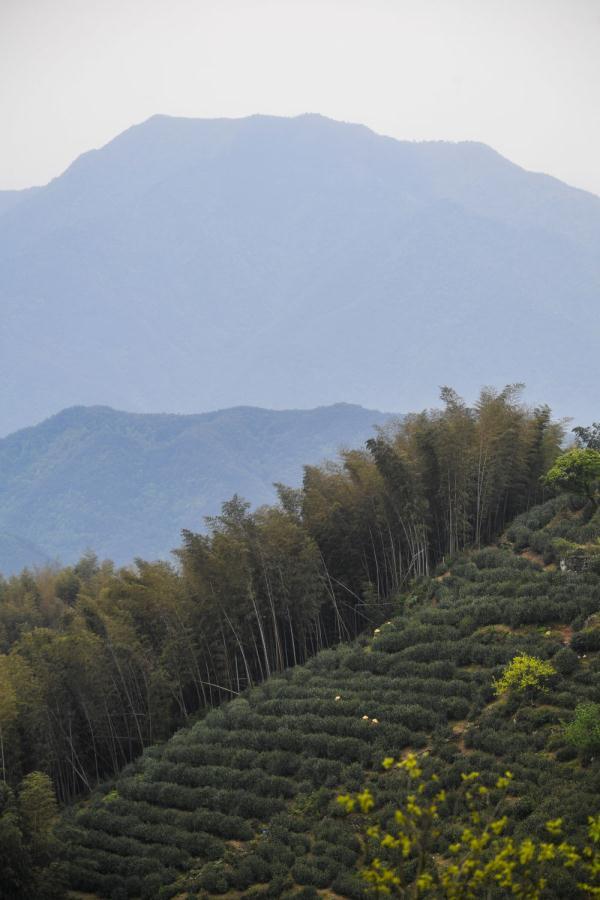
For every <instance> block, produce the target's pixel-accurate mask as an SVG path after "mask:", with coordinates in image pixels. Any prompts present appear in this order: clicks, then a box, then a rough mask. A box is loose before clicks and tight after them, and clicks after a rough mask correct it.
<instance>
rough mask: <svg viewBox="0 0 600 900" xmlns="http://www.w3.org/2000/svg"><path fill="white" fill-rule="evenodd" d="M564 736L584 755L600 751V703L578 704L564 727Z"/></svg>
mask: <svg viewBox="0 0 600 900" xmlns="http://www.w3.org/2000/svg"><path fill="white" fill-rule="evenodd" d="M565 737H566V739H567V741H568V742H569V744H571V746H572V747H575V749H576V750H578V751H579V752H580V753H581V754H582V755H584V756H591V755H593V754H594V753H597V752H598V751H600V704H598V703H580V704H578V706H577V707H576V709H575V716H574V718H573V721H572V722H570V723H569V724H568V725H567V727H566V728H565Z"/></svg>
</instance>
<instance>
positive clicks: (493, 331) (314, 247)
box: [0, 116, 600, 433]
mask: <svg viewBox="0 0 600 900" xmlns="http://www.w3.org/2000/svg"><path fill="white" fill-rule="evenodd" d="M4 205H5V207H6V208H5V210H4V212H3V213H1V209H2V198H0V303H1V304H2V309H3V322H2V327H1V329H0V383H1V384H2V393H3V405H2V413H1V416H0V433H6V432H8V431H10V430H12V429H16V428H18V427H22V426H23V425H25V424H27V423H29V422H31V421H32V420H35V419H39V418H42V417H44V416H47V415H48V414H49V413H50V412H52V411H53V410H54V409H56V408H60V407H62V406H66V405H71V404H90V403H108V404H111V405H114V406H118V407H125V408H128V409H134V410H140V409H144V410H150V411H155V410H156V411H158V410H161V409H171V410H174V411H176V412H190V411H192V410H197V409H198V408H204V409H206V408H220V407H224V406H230V405H235V404H240V403H243V404H250V405H269V406H282V407H290V406H300V407H306V406H312V405H316V404H322V403H331V402H334V401H335V400H337V398H339V397H340V396H343V397H345V398H347V399H349V400H352V401H353V402H360V403H362V404H364V405H370V406H383V407H384V408H385V407H387V408H408V406H409V402H410V406H411V407H412V408H414V407H415V406H416V407H419V406H422V405H426V404H429V403H431V402H433V400H434V399H435V397H436V393H437V387H438V385H439V384H443V383H452V384H454V385H455V386H456V387H457V388H458V389H459V390H460V391H462V392H463V393H467V394H469V393H472V392H473V391H474V390H475V389H476V388H477V387H478V386H479V385H480V384H481V383H497V384H500V383H506V382H508V381H514V380H515V378H518V379H520V380H524V381H526V382H527V383H528V384H529V387H530V390H531V396H532V398H533V399H535V398H537V397H539V396H541V395H542V394H543V395H544V396H545V397H547V398H548V400H549V401H550V402H551V403H552V405H553V407H554V408H555V409H557V410H558V411H559V412H562V411H565V410H566V408H567V401H568V406H569V411H570V412H571V413H572V414H575V415H576V416H578V417H581V418H583V419H586V418H588V417H590V416H591V413H592V411H591V409H590V407H589V402H588V400H587V399H586V398H587V397H589V396H593V390H594V389H595V385H596V382H597V377H598V364H597V362H595V361H596V360H597V352H596V347H597V342H598V337H599V334H600V312H599V309H600V306H599V304H598V302H597V301H598V294H599V291H600V254H598V248H599V247H600V199H599V198H597V197H594V196H592V195H590V194H586V193H585V192H583V191H579V190H576V189H573V188H570V187H567V186H566V185H564V184H561V183H560V182H558V181H556V180H555V179H552V178H549V177H547V176H542V175H535V174H532V173H529V172H525V171H524V170H522V169H520V168H519V167H517V166H515V165H513V164H511V163H510V162H508V161H507V160H505V159H503V158H502V157H501V156H499V155H498V154H496V153H495V152H494V151H493V150H491V149H490V148H488V147H485V146H483V145H481V144H473V143H465V144H445V143H441V142H439V143H424V144H415V143H405V142H404V143H403V142H399V141H395V140H392V139H390V138H385V137H381V136H379V135H376V134H374V133H373V132H371V131H369V130H368V129H366V128H363V127H361V126H357V125H347V124H342V123H338V122H333V121H330V120H327V119H323V118H321V117H319V116H301V117H298V118H296V119H277V118H270V117H263V116H254V117H251V118H248V119H241V120H193V119H171V118H167V117H164V116H157V117H154V118H152V119H150V120H148V121H147V122H145V123H143V124H141V125H139V126H136V127H134V128H131V129H129V130H128V131H126V132H125V133H123V134H122V135H120V136H119V137H117V138H116V139H115V140H113V141H112V142H111V143H109V144H108V145H107V146H106V147H104V148H102V149H101V150H99V151H93V152H91V153H88V154H85V155H84V156H82V157H80V158H79V159H78V160H77V161H76V162H75V163H74V164H73V165H72V166H71V167H70V168H69V169H68V170H67V172H65V173H64V175H62V176H61V177H60V178H57V179H55V180H54V181H53V182H51V183H50V184H49V185H48V186H46V187H45V188H41V189H36V190H35V191H33V192H30V193H29V194H28V195H27V196H25V197H22V198H21V199H20V200H19V201H18V202H17V201H16V200H15V198H14V197H11V198H9V199H8V200H7V202H6V204H4ZM9 207H10V208H9ZM557 359H560V360H561V363H562V365H561V367H558V366H557V365H556V360H557ZM157 361H160V364H159V365H157ZM23 398H27V399H26V400H24V399H23ZM574 398H575V399H574Z"/></svg>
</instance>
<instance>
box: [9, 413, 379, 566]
mask: <svg viewBox="0 0 600 900" xmlns="http://www.w3.org/2000/svg"><path fill="white" fill-rule="evenodd" d="M388 419H389V416H386V415H384V414H383V413H379V412H375V411H372V410H366V409H362V408H361V407H357V406H351V405H349V404H343V403H340V404H337V405H335V406H332V407H322V408H320V409H314V410H288V411H272V410H264V409H251V408H244V407H238V408H236V409H228V410H221V411H219V412H214V413H204V414H201V415H195V416H175V415H159V414H156V415H140V414H131V413H125V412H117V411H116V410H113V409H109V408H107V407H91V408H85V407H75V408H71V409H67V410H63V412H61V413H59V414H58V415H56V416H53V417H52V418H51V419H48V420H47V421H45V422H43V423H42V424H41V425H37V426H36V427H34V428H27V429H24V430H22V431H19V432H17V433H15V434H13V435H10V436H9V437H7V438H4V439H2V440H0V472H1V473H2V477H1V479H0V572H2V573H3V574H5V575H8V574H10V573H11V572H15V571H18V570H20V569H21V568H22V567H23V566H25V565H28V564H29V565H32V564H37V563H40V562H43V561H44V559H48V558H51V559H52V558H56V557H59V558H60V559H61V560H62V561H63V562H65V563H68V562H73V561H75V560H76V559H77V558H78V557H79V556H80V555H81V554H82V553H83V552H84V551H85V550H86V549H87V548H89V547H92V548H93V549H94V550H95V551H96V552H97V553H98V554H99V555H100V556H101V557H104V556H108V557H110V558H111V559H114V561H115V562H117V563H127V562H130V561H131V560H132V559H133V557H134V556H142V557H146V558H155V557H159V556H160V557H163V558H164V557H167V556H168V554H169V551H170V550H171V549H172V548H173V547H175V546H177V545H178V544H179V534H180V530H181V529H182V528H191V529H194V530H198V529H200V528H201V527H202V517H203V516H204V515H209V514H210V515H212V514H215V513H217V512H218V511H219V509H220V504H221V502H222V500H223V499H224V498H227V497H230V496H231V495H232V494H233V493H234V492H237V493H239V494H241V495H242V496H243V497H244V498H246V499H247V500H249V501H251V502H252V503H253V504H255V505H256V504H261V503H266V502H270V501H272V500H273V499H274V496H275V491H274V488H273V482H274V481H282V482H284V483H286V484H290V485H297V484H299V482H300V480H301V477H302V466H303V464H305V463H307V464H308V463H319V462H321V461H322V460H323V459H324V458H325V457H328V456H332V455H334V454H335V453H336V451H337V450H338V449H339V448H340V447H341V446H348V445H351V446H360V445H361V444H362V443H364V441H365V440H366V439H367V437H369V436H370V435H371V434H372V432H373V427H374V426H375V425H378V424H383V423H384V422H385V421H387V420H388ZM17 535H18V538H17V537H16V536H17ZM33 544H35V545H36V546H35V547H34V546H33Z"/></svg>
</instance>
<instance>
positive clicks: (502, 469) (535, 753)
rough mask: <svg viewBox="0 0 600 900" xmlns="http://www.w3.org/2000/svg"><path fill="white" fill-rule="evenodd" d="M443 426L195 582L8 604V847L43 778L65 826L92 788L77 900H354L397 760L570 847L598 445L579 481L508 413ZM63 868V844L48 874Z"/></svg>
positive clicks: (120, 584) (83, 563)
mask: <svg viewBox="0 0 600 900" xmlns="http://www.w3.org/2000/svg"><path fill="white" fill-rule="evenodd" d="M442 398H443V407H442V408H441V409H440V410H433V411H429V412H423V413H420V414H418V415H411V416H407V417H405V418H404V419H403V420H402V421H401V422H399V423H396V424H395V425H394V426H390V427H389V428H386V429H384V430H382V431H380V432H379V433H378V434H377V435H376V436H375V437H374V438H372V439H370V440H369V441H368V442H367V448H366V450H364V451H347V452H345V453H344V454H343V455H342V457H341V460H340V462H338V463H335V464H325V465H323V466H319V467H315V466H308V467H307V468H306V470H305V475H304V481H303V485H302V488H301V489H293V488H289V487H285V486H282V485H280V486H279V487H278V493H279V503H278V505H276V506H270V507H262V508H259V509H257V510H255V511H253V512H251V511H250V509H249V506H248V504H246V503H244V502H243V501H242V500H240V499H239V498H238V497H234V498H233V499H232V500H230V501H228V502H227V503H225V504H224V505H223V508H222V512H221V514H220V515H219V516H217V517H214V518H212V519H209V521H208V523H207V524H208V531H207V533H205V534H197V533H193V532H188V531H184V532H183V543H182V546H181V548H180V549H179V551H178V552H177V559H178V566H177V567H174V566H172V565H169V564H168V563H162V562H161V563H147V562H144V561H142V560H138V562H137V563H136V567H135V569H121V570H116V569H115V568H114V566H112V565H111V564H110V563H105V564H102V565H99V564H98V562H97V560H96V559H95V558H94V557H93V556H87V557H84V558H82V559H81V560H80V562H79V563H77V565H75V566H73V567H69V568H66V569H62V570H52V569H49V570H40V571H38V572H37V573H33V574H32V573H30V572H24V573H22V574H21V575H20V576H19V577H14V578H12V579H9V580H7V581H6V580H0V639H1V641H2V650H3V653H2V654H1V655H0V674H1V676H2V677H1V679H0V744H1V750H2V774H3V780H4V781H5V783H6V789H5V790H6V791H7V792H8V793H6V799H5V801H4V803H5V807H4V808H5V813H4V817H3V816H2V815H0V826H2V825H3V824H5V823H6V821H7V820H6V816H7V815H8V814H9V812H10V810H14V812H10V815H11V816H13V820H11V821H13V825H12V826H11V827H13V830H14V829H15V828H16V830H17V832H19V833H21V835H22V840H23V841H24V842H25V844H26V843H27V840H30V841H33V837H30V838H28V837H27V835H28V834H29V832H28V826H27V817H26V815H25V814H24V813H23V812H22V811H21V812H19V810H20V809H21V807H20V805H19V804H22V800H21V798H22V796H23V791H24V790H25V785H26V782H25V781H23V783H22V785H23V786H21V787H19V782H20V781H21V779H22V778H23V776H24V775H25V776H27V773H31V772H32V771H37V772H39V773H40V777H45V776H43V775H41V773H46V775H49V776H51V778H52V781H53V783H54V787H55V790H56V792H57V794H58V797H59V799H60V801H62V802H63V803H69V802H71V801H73V800H74V799H76V797H77V795H78V794H80V793H82V792H86V793H88V792H90V791H93V789H94V788H96V787H98V786H100V789H99V792H96V793H92V796H91V799H90V800H87V801H86V802H85V803H84V804H83V806H81V807H77V806H75V807H74V808H73V809H72V811H71V812H70V813H69V814H68V815H67V816H66V817H65V819H64V822H63V827H62V832H61V834H60V839H61V841H62V842H63V846H64V847H65V848H66V850H67V856H68V860H67V867H66V869H64V868H61V867H59V868H60V869H61V872H63V874H65V873H66V877H67V878H68V881H69V883H70V884H71V885H72V886H73V887H76V888H78V889H79V890H83V891H92V892H93V893H95V894H96V895H98V896H101V897H110V898H112V900H118V898H121V897H124V896H132V897H138V896H143V897H146V898H150V897H160V896H165V897H168V896H175V895H177V894H178V893H180V892H181V891H189V892H191V894H192V896H193V895H194V893H200V895H201V896H202V895H204V896H206V895H208V896H212V895H214V894H218V893H223V892H227V891H230V890H231V891H233V892H234V893H235V892H238V893H239V892H242V891H245V892H248V891H251V890H252V889H254V888H255V889H256V890H257V891H258V892H259V895H260V892H261V891H262V892H263V893H265V892H267V895H270V896H280V895H282V896H283V895H285V894H286V892H289V891H290V890H292V891H294V890H300V889H301V890H306V891H308V894H304V895H302V894H301V895H300V896H313V894H311V891H313V890H314V889H319V890H334V891H335V892H336V893H338V894H341V895H342V896H349V897H353V896H362V893H361V892H363V891H364V887H363V886H361V883H360V882H359V881H358V880H357V876H356V875H355V874H354V863H356V862H358V861H360V862H361V863H363V862H365V860H366V859H367V856H365V852H366V850H365V847H364V842H363V839H362V837H361V834H362V828H363V824H362V823H361V822H358V823H354V821H353V820H352V817H351V818H350V820H347V819H344V818H343V817H342V818H340V815H341V813H342V810H341V809H340V808H339V805H336V802H335V798H336V796H337V794H339V793H340V792H348V791H353V790H358V789H359V788H361V786H364V782H365V779H366V780H368V781H370V782H371V783H372V784H373V787H374V790H376V792H377V794H378V803H379V808H382V810H383V812H382V815H384V816H385V815H386V814H387V813H386V810H387V811H388V813H389V812H390V810H391V807H390V806H389V805H388V804H391V803H392V796H393V794H394V793H397V792H398V791H399V790H400V789H401V781H399V780H398V778H397V777H396V775H397V774H398V773H396V771H395V770H394V771H391V772H387V774H386V775H385V776H381V777H380V776H378V775H377V773H378V771H379V770H380V764H381V760H383V759H384V758H386V757H387V758H389V757H390V756H391V757H401V756H402V754H403V753H405V752H408V750H418V751H421V750H424V749H427V750H428V751H429V754H430V755H429V757H428V759H430V761H431V763H430V765H431V766H439V767H440V768H441V770H442V773H443V778H444V779H445V780H446V781H448V787H449V789H451V788H452V784H453V782H455V781H456V780H459V781H460V772H461V771H463V772H466V771H467V770H466V769H461V767H463V766H468V767H469V771H470V769H471V768H473V766H477V768H478V769H481V770H482V771H485V772H486V773H487V774H488V775H493V774H494V773H495V772H496V769H497V768H498V769H500V768H502V767H504V770H506V768H507V766H508V765H510V767H511V769H512V770H514V782H513V785H512V788H511V791H512V793H511V798H510V803H511V810H512V812H511V827H512V828H513V829H514V830H515V833H517V834H518V833H527V830H528V829H529V830H532V829H533V830H535V829H536V828H537V829H538V831H539V829H540V828H543V827H544V822H545V821H546V819H544V818H543V817H545V816H551V815H554V813H553V812H552V810H554V809H555V807H556V808H558V806H560V810H559V811H558V812H557V813H556V815H557V816H558V815H560V816H563V815H564V816H565V820H568V822H569V828H570V829H572V832H573V834H577V833H578V832H577V830H578V828H579V827H580V826H581V825H584V824H585V821H586V816H587V814H588V812H589V813H590V814H591V812H592V810H589V804H587V802H586V803H584V802H583V799H582V798H584V797H587V796H588V794H589V791H590V790H591V787H593V786H594V784H595V782H594V780H593V779H594V778H595V771H596V767H595V764H594V765H591V766H588V765H587V763H588V761H589V756H590V753H589V752H588V751H589V747H587V745H586V744H585V740H584V741H583V743H582V741H581V740H580V739H581V735H582V734H583V735H584V737H585V734H586V728H587V727H588V726H587V725H586V724H585V722H586V721H587V722H591V723H592V725H593V717H594V715H595V713H594V711H593V709H591V708H590V709H591V712H590V711H589V710H588V712H587V713H586V712H585V710H584V712H583V713H582V716H583V718H581V717H580V719H578V720H577V721H575V720H574V721H573V723H572V734H571V737H568V736H567V731H565V728H566V726H567V723H568V721H570V720H571V719H573V711H574V708H575V706H576V704H577V702H578V701H580V700H581V701H584V700H593V699H594V691H595V690H597V686H598V685H597V676H596V668H597V666H596V663H595V653H596V652H597V650H598V649H600V641H599V640H598V635H599V634H600V631H599V630H598V627H597V624H596V623H597V619H596V618H595V616H596V614H597V613H599V612H600V596H599V589H600V572H599V571H598V550H599V546H600V544H599V540H598V539H599V536H600V519H599V515H600V513H599V511H598V502H597V499H598V483H597V479H596V480H595V481H590V477H593V478H596V476H595V475H594V474H593V473H594V471H595V469H594V466H592V467H591V468H590V467H589V465H588V463H589V461H590V459H592V458H593V459H596V457H597V456H598V452H597V450H595V449H592V443H593V442H594V440H595V437H594V433H592V431H590V434H589V435H587V434H584V433H583V432H582V433H581V434H580V435H579V442H580V445H583V444H585V445H586V447H587V449H583V447H582V446H580V447H579V448H577V449H575V450H573V451H570V453H569V454H566V455H565V454H562V455H560V450H561V441H562V438H563V430H562V428H561V426H560V425H557V424H556V423H554V422H553V421H552V419H551V416H550V412H549V410H548V409H547V408H540V409H535V410H529V409H527V408H526V407H524V406H522V405H521V403H520V401H519V390H518V387H516V386H509V387H507V388H505V389H504V390H503V391H500V392H495V391H492V390H489V389H486V390H484V391H482V393H481V395H480V397H479V399H478V401H477V403H476V404H475V405H474V406H473V407H469V406H467V405H466V404H465V403H464V402H463V401H462V400H461V398H460V397H458V396H457V395H456V394H455V393H454V392H453V391H452V390H450V389H448V388H445V389H444V390H443V392H442ZM590 454H591V455H590ZM594 454H596V456H594ZM557 457H558V459H557ZM565 457H567V463H565ZM599 458H600V457H599ZM582 461H583V463H584V466H583V475H581V465H580V463H581V462H582ZM594 465H595V464H594ZM589 472H592V476H590V474H589ZM586 473H587V474H586ZM576 475H577V476H578V480H577V485H579V484H580V483H581V487H578V488H577V491H576V493H575V494H570V495H568V494H562V495H559V496H555V497H553V498H551V499H550V500H548V501H546V502H543V501H544V493H545V492H547V491H554V489H555V487H556V486H559V484H562V483H563V482H564V481H565V479H567V482H566V483H569V484H571V481H569V479H573V478H575V476H576ZM582 479H583V480H582ZM573 483H574V482H573ZM584 488H585V490H584ZM540 502H542V505H540ZM507 526H508V530H506V529H507ZM494 544H495V545H494ZM486 545H487V546H486ZM489 545H491V546H489ZM523 653H525V654H528V655H529V656H532V657H533V658H534V660H537V662H536V663H535V665H538V666H541V667H542V670H544V664H545V663H546V662H549V665H550V669H548V668H547V667H546V670H545V671H549V672H551V676H552V677H551V678H550V681H549V684H548V692H547V693H546V694H544V702H543V703H542V704H541V705H540V704H539V703H537V702H536V703H535V704H530V703H529V702H528V703H522V702H519V701H518V698H517V697H515V696H513V694H512V693H511V692H510V691H509V693H508V695H507V696H506V697H497V696H496V692H495V686H494V685H495V683H496V682H497V680H498V679H500V676H501V675H502V670H503V667H504V666H505V665H507V664H508V663H510V661H511V660H513V659H514V658H515V657H518V656H519V654H523ZM505 677H508V676H506V673H505ZM500 680H501V679H500ZM532 699H536V701H537V700H538V699H539V698H532ZM227 701H231V702H227ZM590 715H591V719H590ZM586 716H588V718H587V719H586V718H585V717H586ZM563 721H564V724H563ZM190 722H195V724H193V725H191V727H188V728H187V729H184V730H183V731H181V732H179V733H178V734H177V735H176V736H175V737H173V738H172V739H171V740H170V741H168V742H167V743H163V744H157V742H160V741H164V739H167V738H169V737H170V736H171V735H172V734H173V732H174V730H175V729H177V728H178V727H179V726H181V725H184V724H186V723H190ZM590 727H591V726H590ZM582 729H583V731H582ZM588 730H589V729H588ZM592 731H593V728H592ZM577 735H579V737H577ZM577 741H579V743H577ZM576 745H577V746H576ZM586 747H587V749H586ZM578 752H580V755H579V756H578ZM584 763H585V765H584ZM428 765H429V764H428ZM124 766H125V768H124V769H123V767H124ZM400 774H401V773H400ZM115 776H119V777H118V778H117V780H116V781H114V778H115ZM381 778H383V781H382V780H381ZM569 779H571V794H568V792H567V787H566V785H567V783H568V780H569ZM549 782H552V785H553V787H552V791H551V792H550V793H548V792H547V791H546V790H545V789H546V787H547V785H548V783H549ZM573 785H574V786H575V790H573ZM579 785H581V790H580V787H579ZM388 788H389V793H386V791H387V790H388ZM538 788H539V791H538ZM46 789H47V785H46V787H44V790H46ZM542 792H544V797H543V798H542ZM589 795H590V796H593V795H592V794H589ZM542 799H543V803H542ZM538 801H539V802H538ZM539 804H542V805H541V806H540V805H539ZM548 804H550V806H548ZM552 804H554V806H552ZM547 806H548V809H546V807H547ZM550 807H552V809H551V808H550ZM7 810H8V811H9V812H7ZM336 810H337V813H336ZM517 811H519V812H518V814H517ZM0 812H1V810H0ZM19 816H20V817H21V819H19ZM536 817H538V818H536ZM21 820H22V822H23V824H22V825H18V824H15V823H18V821H21ZM457 827H458V821H456V822H455V823H454V824H453V825H452V826H451V827H450V829H445V830H444V832H443V834H442V835H441V836H440V838H439V845H438V850H437V851H436V852H445V851H444V847H445V844H444V841H449V840H450V833H449V831H452V830H453V829H455V828H457ZM0 832H1V827H0ZM446 832H448V833H446ZM48 833H49V834H50V833H52V835H54V837H53V838H52V840H54V839H57V833H56V831H55V829H53V828H50V831H49V832H48ZM0 839H1V833H0ZM35 846H37V845H36V844H35V841H33V843H32V847H33V848H34V849H35ZM286 848H287V849H286ZM11 852H12V851H11ZM31 852H32V853H34V850H32V851H31ZM44 854H45V855H44ZM57 855H58V851H53V852H50V851H49V850H48V844H47V843H46V844H44V848H43V850H40V852H39V853H38V855H37V857H36V858H37V859H39V864H38V868H39V869H40V871H42V870H43V869H44V859H45V858H48V856H50V858H51V859H52V858H55V857H56V856H57ZM34 856H35V853H34ZM9 858H10V856H9ZM20 858H21V857H19V859H20ZM328 861H329V862H328ZM26 868H27V867H25V869H26ZM290 872H291V874H290ZM59 875H60V873H59ZM59 875H57V878H58V879H59V881H60V877H59ZM15 877H16V876H15ZM569 877H570V876H569V873H568V872H567V873H566V875H565V872H563V871H562V870H561V871H560V872H558V873H557V875H556V878H555V879H554V880H555V882H556V884H563V883H564V884H565V885H566V886H565V888H564V890H565V891H566V893H565V894H564V896H565V897H567V896H572V894H569V893H568V892H569V891H572V889H573V884H574V882H573V877H575V876H574V875H573V877H571V880H570V881H569ZM565 878H566V881H565ZM561 879H562V880H561ZM38 881H39V880H38ZM42 881H43V879H42ZM9 883H10V882H9ZM14 883H18V884H19V885H20V888H21V893H22V894H23V896H27V893H26V892H25V890H24V889H23V887H22V884H21V883H20V882H18V881H17V882H13V884H14ZM48 883H49V884H50V883H52V884H58V883H59V882H56V881H52V880H51V879H50V880H48ZM28 890H29V892H30V894H31V895H32V896H35V897H36V900H37V898H41V897H43V896H46V895H47V896H48V897H50V896H52V897H53V896H58V894H53V893H49V892H48V891H47V892H46V894H44V893H43V892H40V889H39V883H38V885H37V886H36V889H35V891H32V889H31V888H28ZM561 890H562V888H561ZM269 892H270V894H269ZM278 892H279V893H278ZM251 895H252V894H251V893H250V894H249V896H251ZM184 896H185V894H184ZM532 896H533V895H532Z"/></svg>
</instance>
